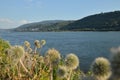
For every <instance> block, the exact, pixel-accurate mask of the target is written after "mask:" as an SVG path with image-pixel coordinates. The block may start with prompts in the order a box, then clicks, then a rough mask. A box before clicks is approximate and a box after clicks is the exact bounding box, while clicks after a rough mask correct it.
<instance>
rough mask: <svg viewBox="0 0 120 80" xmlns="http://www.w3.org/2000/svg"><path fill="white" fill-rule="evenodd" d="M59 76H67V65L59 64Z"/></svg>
mask: <svg viewBox="0 0 120 80" xmlns="http://www.w3.org/2000/svg"><path fill="white" fill-rule="evenodd" d="M58 76H59V77H60V78H65V77H66V76H67V69H66V67H65V66H59V69H58Z"/></svg>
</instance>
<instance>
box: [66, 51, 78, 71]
mask: <svg viewBox="0 0 120 80" xmlns="http://www.w3.org/2000/svg"><path fill="white" fill-rule="evenodd" d="M65 64H66V67H67V68H68V69H76V68H77V67H78V66H79V58H78V57H77V56H76V55H75V54H73V53H70V54H68V55H67V57H66V59H65Z"/></svg>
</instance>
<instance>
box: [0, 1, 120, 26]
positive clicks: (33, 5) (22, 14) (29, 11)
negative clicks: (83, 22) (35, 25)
mask: <svg viewBox="0 0 120 80" xmlns="http://www.w3.org/2000/svg"><path fill="white" fill-rule="evenodd" d="M115 10H120V0H0V28H14V27H18V26H19V25H22V24H26V23H30V22H39V21H43V20H77V19H81V18H83V17H85V16H88V15H92V14H96V13H101V12H109V11H115Z"/></svg>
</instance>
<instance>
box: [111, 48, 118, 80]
mask: <svg viewBox="0 0 120 80" xmlns="http://www.w3.org/2000/svg"><path fill="white" fill-rule="evenodd" d="M111 53H112V54H111V57H110V61H111V66H112V72H113V74H112V76H111V80H120V47H117V48H111Z"/></svg>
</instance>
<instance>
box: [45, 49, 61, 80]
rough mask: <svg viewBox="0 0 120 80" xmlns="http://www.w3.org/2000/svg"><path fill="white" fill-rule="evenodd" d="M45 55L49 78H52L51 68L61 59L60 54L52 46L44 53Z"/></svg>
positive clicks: (51, 79)
mask: <svg viewBox="0 0 120 80" xmlns="http://www.w3.org/2000/svg"><path fill="white" fill-rule="evenodd" d="M46 56H47V58H48V60H49V70H50V76H49V80H53V70H54V68H55V66H56V65H58V63H59V61H60V59H61V56H60V53H59V51H57V50H56V49H54V48H52V49H49V50H48V51H47V53H46Z"/></svg>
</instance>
